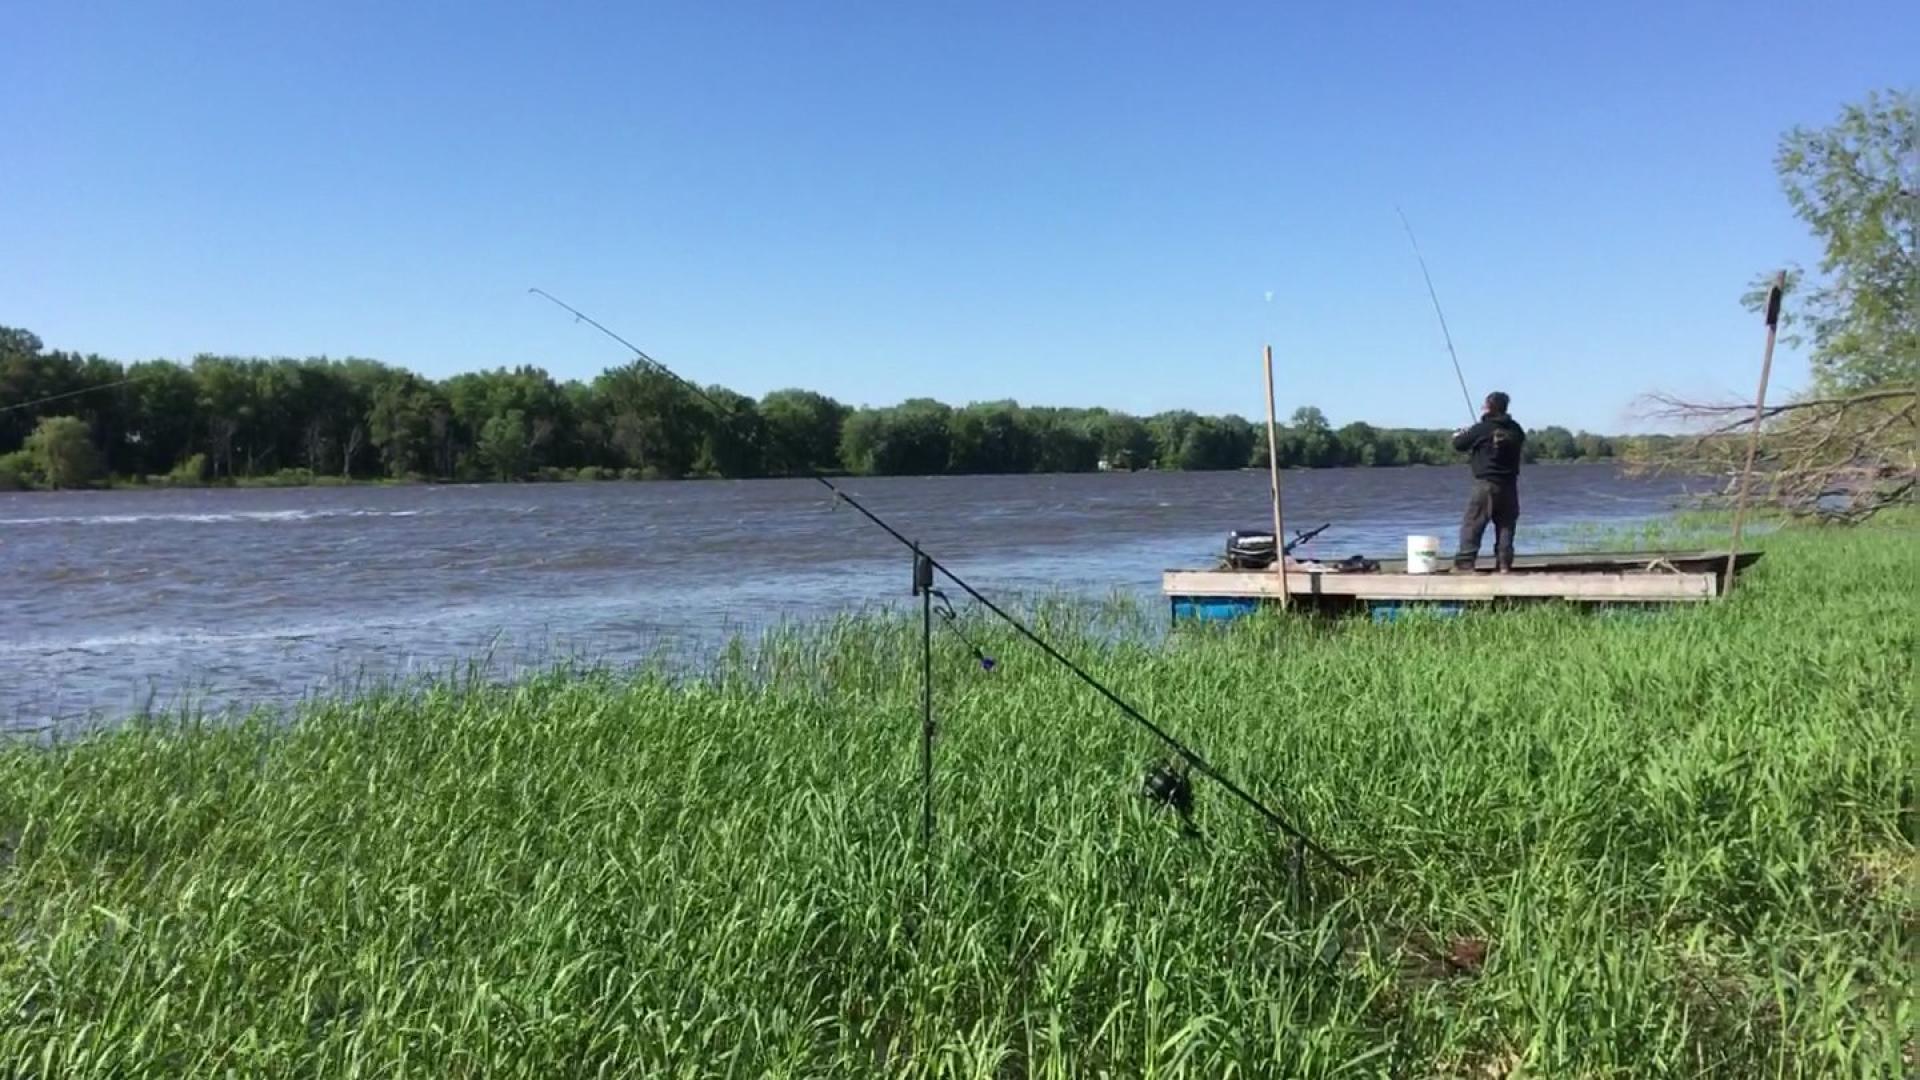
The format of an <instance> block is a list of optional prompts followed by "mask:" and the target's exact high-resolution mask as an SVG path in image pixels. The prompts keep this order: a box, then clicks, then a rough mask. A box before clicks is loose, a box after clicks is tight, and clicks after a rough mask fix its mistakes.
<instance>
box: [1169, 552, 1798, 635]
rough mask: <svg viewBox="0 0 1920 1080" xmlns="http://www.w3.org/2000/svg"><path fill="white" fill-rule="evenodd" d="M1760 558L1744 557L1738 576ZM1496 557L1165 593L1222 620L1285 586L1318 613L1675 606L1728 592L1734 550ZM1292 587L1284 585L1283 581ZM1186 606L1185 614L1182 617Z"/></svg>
mask: <svg viewBox="0 0 1920 1080" xmlns="http://www.w3.org/2000/svg"><path fill="white" fill-rule="evenodd" d="M1759 557H1760V555H1759V553H1758V552H1742V553H1741V555H1740V557H1739V558H1738V560H1736V568H1737V569H1745V568H1746V567H1747V566H1750V565H1752V563H1753V561H1754V560H1756V559H1758V558H1759ZM1490 563H1491V560H1483V561H1482V569H1481V570H1480V571H1478V572H1463V571H1450V572H1447V573H1439V574H1409V573H1407V572H1406V563H1405V561H1404V560H1398V559H1381V560H1378V568H1377V569H1373V570H1362V571H1353V570H1343V569H1338V568H1336V567H1335V566H1333V565H1332V564H1317V563H1312V562H1308V563H1296V564H1294V565H1291V566H1289V567H1288V568H1287V572H1286V575H1285V577H1284V579H1283V578H1282V576H1281V574H1280V573H1279V572H1278V571H1277V570H1273V569H1266V570H1233V569H1218V570H1168V571H1166V573H1165V574H1164V575H1163V577H1162V580H1161V591H1162V592H1163V593H1165V594H1166V596H1167V598H1168V599H1169V601H1171V602H1172V603H1173V605H1174V612H1175V615H1176V617H1177V616H1179V615H1181V614H1183V613H1184V614H1187V615H1192V616H1196V617H1201V618H1213V617H1223V616H1225V615H1228V614H1231V613H1233V612H1235V611H1240V610H1245V609H1246V608H1248V607H1251V606H1254V605H1256V604H1257V603H1259V602H1262V601H1268V600H1278V599H1279V598H1280V590H1281V589H1282V588H1285V589H1286V590H1287V593H1288V594H1289V597H1290V599H1291V600H1292V602H1293V603H1294V604H1295V605H1296V606H1305V607H1308V608H1313V609H1319V610H1339V609H1343V608H1353V607H1367V608H1379V607H1383V606H1385V607H1395V606H1400V605H1433V604H1438V605H1446V606H1458V605H1463V604H1484V603H1493V602H1497V601H1506V600H1514V601H1540V600H1561V601H1567V602H1571V603H1579V604H1672V603H1698V602H1700V601H1703V600H1711V599H1713V598H1714V597H1716V596H1718V595H1720V593H1721V592H1723V591H1724V590H1725V582H1724V580H1723V578H1724V576H1725V574H1726V570H1727V555H1726V553H1725V552H1717V553H1716V552H1700V551H1692V552H1664V551H1649V552H1609V553H1599V554H1585V553H1579V554H1555V555H1530V556H1521V557H1519V558H1517V559H1515V560H1514V568H1513V572H1512V573H1507V574H1495V573H1491V572H1488V571H1490V570H1491V565H1490ZM1283 581H1284V584H1283ZM1183 609H1184V611H1183Z"/></svg>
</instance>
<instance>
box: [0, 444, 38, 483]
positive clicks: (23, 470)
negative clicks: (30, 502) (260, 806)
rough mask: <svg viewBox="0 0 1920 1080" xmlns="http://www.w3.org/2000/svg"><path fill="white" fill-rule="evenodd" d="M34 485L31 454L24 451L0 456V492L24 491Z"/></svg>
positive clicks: (15, 451) (35, 478)
mask: <svg viewBox="0 0 1920 1080" xmlns="http://www.w3.org/2000/svg"><path fill="white" fill-rule="evenodd" d="M36 483H37V477H36V476H35V475H34V467H33V455H32V454H29V453H27V452H26V451H25V450H14V451H11V452H9V453H5V454H0V491H25V490H26V489H28V488H30V487H33V486H35V484H36Z"/></svg>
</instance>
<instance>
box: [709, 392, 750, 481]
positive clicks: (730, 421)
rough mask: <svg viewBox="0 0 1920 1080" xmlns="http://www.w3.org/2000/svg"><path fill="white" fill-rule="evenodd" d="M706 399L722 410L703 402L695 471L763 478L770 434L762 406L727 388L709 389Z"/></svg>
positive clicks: (717, 474) (716, 474) (715, 474)
mask: <svg viewBox="0 0 1920 1080" xmlns="http://www.w3.org/2000/svg"><path fill="white" fill-rule="evenodd" d="M707 396H708V397H710V398H712V399H713V400H714V401H717V402H719V407H718V408H715V407H713V406H712V405H709V404H707V403H706V402H701V404H702V405H703V406H705V412H706V422H705V425H704V427H705V430H704V431H703V433H702V434H701V437H700V455H699V458H698V459H697V460H696V461H695V463H694V467H695V469H696V471H698V472H703V473H707V474H709V475H714V476H727V477H740V476H760V475H762V474H764V473H765V472H766V468H767V462H766V443H767V431H766V423H765V421H764V420H763V419H762V417H761V416H760V407H759V405H758V404H756V403H755V402H754V400H753V399H752V398H750V397H747V396H746V395H745V394H736V393H734V392H733V391H732V390H729V389H727V388H726V387H724V386H710V387H708V388H707Z"/></svg>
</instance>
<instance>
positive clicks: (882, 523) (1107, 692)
mask: <svg viewBox="0 0 1920 1080" xmlns="http://www.w3.org/2000/svg"><path fill="white" fill-rule="evenodd" d="M527 291H528V292H530V293H532V294H533V295H535V296H538V297H540V298H541V299H543V300H546V301H547V302H548V303H551V304H553V305H554V306H555V307H558V308H560V309H561V310H562V311H565V312H567V313H568V314H570V315H572V316H573V317H574V319H575V320H576V321H578V322H583V323H586V324H587V325H588V326H591V327H593V328H594V329H595V330H598V331H600V333H602V334H604V335H606V336H607V337H608V338H610V339H612V340H613V341H616V342H618V343H619V344H620V345H621V346H623V347H625V348H626V349H627V350H628V351H630V352H632V353H633V355H634V356H635V357H636V358H637V359H638V360H639V361H640V362H641V363H642V364H645V365H646V366H647V367H648V368H650V369H652V370H653V371H655V372H657V373H659V374H660V375H662V376H664V377H666V378H667V379H670V380H672V381H673V382H674V383H675V384H676V385H678V386H680V387H681V388H682V389H684V390H686V391H687V392H688V393H691V394H693V395H694V396H695V397H698V398H699V399H700V400H701V401H704V402H706V404H707V405H708V406H709V407H711V408H712V409H713V410H714V411H715V413H716V414H717V415H719V416H721V417H724V418H726V419H728V420H731V419H732V418H733V417H734V415H735V413H734V409H733V407H730V406H727V405H723V404H721V403H720V402H719V401H717V400H715V398H714V397H713V395H711V394H709V393H707V392H706V391H705V390H704V389H702V388H701V387H700V386H699V385H697V384H695V383H693V382H690V381H688V380H687V379H685V378H682V377H681V376H680V374H679V373H678V372H676V371H674V370H673V369H672V368H669V367H668V366H667V365H665V364H663V363H661V362H660V361H658V360H655V359H654V358H653V357H651V356H649V355H647V353H646V351H645V350H644V349H642V348H640V346H638V345H635V344H634V343H633V342H631V341H628V340H627V339H626V338H624V337H621V336H620V335H619V334H616V333H614V332H613V331H612V330H610V329H608V328H607V327H606V326H605V325H604V324H602V323H600V322H599V321H598V320H596V319H594V318H593V317H592V316H590V315H588V314H587V313H586V312H583V311H581V310H580V309H579V308H576V307H574V306H573V305H571V304H569V303H567V302H566V301H564V300H561V299H560V298H559V297H557V296H555V295H553V294H552V293H550V292H547V291H546V290H545V289H541V288H530V289H528V290H527ZM781 449H783V450H789V449H791V448H789V447H782V448H781ZM806 460H807V459H806V457H805V456H804V455H791V456H790V457H789V461H790V462H793V463H801V464H800V466H799V471H801V472H802V473H804V474H805V475H806V477H807V478H808V479H810V480H813V481H814V482H816V483H818V484H820V485H821V486H822V487H825V488H826V489H827V490H828V491H830V492H832V493H833V497H834V498H835V499H836V500H838V501H840V502H843V503H846V504H847V505H848V506H851V507H852V508H853V509H854V511H855V512H857V513H858V514H859V515H860V516H861V517H863V518H865V519H867V520H868V521H870V522H872V523H873V524H874V526H875V527H877V528H878V529H880V531H882V532H884V533H886V534H887V535H888V536H890V537H892V538H893V539H894V540H895V541H896V542H897V543H899V544H900V546H902V547H904V548H906V549H907V550H909V551H911V552H913V553H914V554H915V555H916V557H917V559H918V560H921V561H924V563H925V565H926V566H927V567H928V568H930V569H931V570H933V571H936V572H938V573H939V574H940V576H942V577H944V578H946V579H947V580H948V581H950V582H952V583H953V585H954V587H955V588H957V589H959V590H960V591H961V592H963V593H966V594H967V596H968V597H970V598H972V599H973V601H974V602H975V603H977V604H979V605H980V606H981V607H983V608H985V609H987V610H988V611H990V612H992V613H993V614H994V615H995V616H997V617H998V618H999V619H1000V621H1001V622H1004V623H1006V624H1007V626H1009V627H1011V628H1012V629H1013V631H1014V632H1015V633H1017V634H1019V635H1020V636H1021V637H1022V638H1024V639H1026V640H1027V641H1028V642H1030V643H1031V644H1032V645H1033V646H1034V647H1035V648H1037V649H1039V650H1040V651H1041V652H1042V653H1043V654H1045V655H1046V656H1047V658H1048V659H1050V660H1052V661H1053V662H1055V663H1057V664H1059V665H1060V666H1061V667H1063V668H1066V669H1067V671H1069V672H1071V673H1072V674H1073V676H1074V678H1076V679H1079V680H1080V681H1081V682H1082V683H1084V684H1086V685H1087V686H1088V687H1090V688H1091V689H1092V690H1093V691H1094V692H1095V693H1097V694H1099V695H1100V696H1101V697H1103V698H1105V699H1106V700H1107V702H1108V704H1110V705H1112V706H1113V707H1114V708H1115V709H1117V710H1119V711H1120V713H1121V715H1123V716H1125V717H1127V719H1129V720H1132V721H1133V722H1134V723H1136V724H1138V725H1139V726H1140V727H1142V728H1144V729H1145V730H1146V731H1147V732H1149V733H1150V734H1152V735H1153V737H1154V738H1156V739H1158V740H1159V741H1160V743H1161V744H1162V745H1164V746H1165V747H1166V748H1167V749H1168V750H1170V751H1172V752H1173V753H1174V754H1175V755H1177V756H1178V757H1179V758H1180V759H1181V760H1182V761H1184V762H1186V763H1187V765H1188V767H1189V768H1191V769H1193V770H1194V771H1195V772H1198V773H1200V774H1201V775H1203V776H1206V777H1207V778H1208V779H1210V780H1212V781H1213V782H1214V783H1216V784H1219V785H1220V786H1221V787H1222V788H1223V789H1225V790H1226V791H1227V793H1228V794H1230V795H1232V796H1233V797H1234V798H1235V799H1238V800H1239V801H1240V802H1241V803H1243V804H1245V805H1246V806H1247V807H1248V808H1249V809H1251V810H1253V811H1254V812H1255V813H1256V814H1258V815H1260V817H1262V818H1263V819H1265V820H1266V822H1267V823H1268V824H1270V825H1272V826H1273V827H1274V828H1276V829H1279V830H1280V831H1281V832H1282V833H1284V834H1285V835H1287V836H1288V837H1290V838H1292V839H1293V840H1294V842H1295V843H1297V844H1299V845H1300V846H1302V847H1304V848H1306V849H1307V850H1309V851H1311V852H1313V853H1314V854H1315V855H1318V856H1319V857H1320V858H1321V859H1323V860H1325V862H1326V863H1327V865H1329V866H1331V867H1333V868H1334V869H1335V870H1338V871H1339V872H1340V873H1342V874H1344V875H1347V876H1349V877H1351V876H1352V875H1353V868H1352V867H1350V866H1348V865H1347V864H1346V863H1345V862H1342V861H1341V860H1340V859H1339V858H1338V857H1337V856H1335V855H1334V854H1333V853H1332V852H1331V851H1328V850H1327V849H1326V848H1324V847H1322V846H1321V845H1320V843H1319V842H1318V841H1316V840H1314V839H1313V837H1311V836H1308V835H1307V834H1306V833H1305V832H1302V831H1301V830H1300V829H1298V828H1296V827H1295V826H1294V825H1293V823H1292V822H1290V821H1288V820H1287V819H1286V818H1285V817H1282V816H1281V815H1280V813H1279V812H1278V811H1276V810H1274V809H1273V808H1272V807H1270V806H1268V805H1267V804H1266V803H1264V802H1262V801H1260V799H1258V798H1257V797H1255V796H1254V795H1253V794H1252V793H1251V792H1249V791H1247V790H1246V789H1245V788H1243V787H1241V786H1240V785H1239V784H1236V783H1234V781H1233V780H1232V778H1230V777H1228V776H1227V775H1226V774H1225V773H1223V772H1221V771H1220V770H1219V769H1218V768H1215V767H1214V765H1213V764H1212V763H1211V762H1209V761H1207V759H1206V758H1204V757H1202V756H1201V755H1200V753H1199V752H1198V751H1196V750H1194V749H1193V748H1192V747H1190V746H1188V745H1187V744H1185V743H1183V742H1181V741H1180V740H1179V739H1176V738H1174V736H1173V734H1172V733H1171V732H1169V731H1167V730H1166V729H1165V728H1163V727H1161V726H1160V725H1159V724H1156V723H1154V722H1153V721H1152V720H1151V719H1149V718H1148V717H1147V715H1146V714H1145V713H1143V712H1141V711H1140V710H1139V709H1137V708H1135V707H1134V706H1133V704H1132V703H1130V702H1128V701H1127V700H1126V699H1125V698H1123V697H1121V696H1120V695H1119V694H1118V693H1115V692H1114V691H1113V690H1112V689H1110V688H1109V687H1108V686H1107V685H1106V684H1105V683H1103V682H1101V681H1100V680H1099V679H1096V678H1094V677H1093V676H1092V675H1091V674H1089V673H1088V672H1087V670H1086V669H1085V668H1083V667H1081V666H1080V665H1079V664H1077V663H1075V662H1074V661H1073V660H1072V659H1071V658H1070V657H1068V656H1067V655H1066V654H1065V653H1062V652H1061V651H1060V650H1059V649H1057V648H1055V647H1054V646H1053V643H1052V642H1049V641H1048V640H1047V639H1046V638H1044V637H1042V636H1040V634H1039V633H1038V632H1036V631H1035V630H1033V629H1032V628H1031V627H1029V626H1028V625H1027V624H1026V623H1025V622H1023V621H1021V620H1020V619H1019V618H1018V617H1017V616H1015V615H1013V614H1012V613H1010V612H1008V611H1007V610H1006V609H1005V608H1003V607H1001V606H1000V605H999V604H996V603H994V602H993V600H991V599H990V598H988V596H987V595H986V594H985V593H983V592H981V591H980V590H979V589H977V588H974V587H973V586H972V585H970V584H968V583H967V582H966V580H965V579H964V578H962V577H961V576H960V575H959V574H956V573H954V572H953V570H952V568H950V567H948V566H947V565H946V564H944V563H942V562H941V561H940V560H939V559H936V558H934V557H933V556H932V555H931V554H929V553H928V552H927V551H926V550H925V549H923V548H922V547H921V546H920V545H919V544H917V543H915V542H914V541H912V540H910V539H908V538H907V536H906V534H905V533H902V532H901V531H900V530H899V529H896V528H894V527H893V526H892V525H890V524H888V523H887V521H886V520H885V519H884V518H882V517H881V516H880V515H879V514H876V513H874V512H873V511H872V510H870V509H868V508H867V507H866V505H865V504H863V503H862V502H861V501H860V500H859V499H857V498H855V497H854V496H853V495H851V494H849V493H848V492H847V491H846V490H844V489H842V488H841V487H840V486H839V485H838V484H835V483H834V482H833V481H832V480H830V479H828V478H827V476H826V475H825V474H824V473H821V472H820V471H819V470H817V469H815V468H813V467H812V466H811V465H808V464H804V462H806Z"/></svg>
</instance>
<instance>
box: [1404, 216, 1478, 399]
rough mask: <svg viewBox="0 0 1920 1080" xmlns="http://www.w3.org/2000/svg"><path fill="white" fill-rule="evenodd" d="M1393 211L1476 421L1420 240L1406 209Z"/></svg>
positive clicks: (1461, 395) (1456, 375)
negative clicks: (1403, 232) (1417, 263)
mask: <svg viewBox="0 0 1920 1080" xmlns="http://www.w3.org/2000/svg"><path fill="white" fill-rule="evenodd" d="M1393 212H1394V213H1396V214H1399V215H1400V227H1401V228H1403V229H1405V230H1407V243H1409V244H1412V245H1413V257H1414V258H1415V259H1416V260H1418V261H1419V263H1420V276H1421V277H1423V278H1425V279H1427V296H1428V297H1429V298H1431V299H1432V300H1433V313H1434V314H1435V315H1438V316H1440V336H1441V337H1443V338H1446V339H1447V355H1448V356H1450V357H1452V358H1453V377H1454V378H1456V379H1459V380H1460V398H1461V400H1463V401H1465V402H1466V403H1467V415H1468V416H1469V417H1472V422H1474V423H1478V422H1479V420H1480V411H1479V410H1478V409H1475V408H1474V407H1473V394H1472V393H1471V392H1469V391H1468V390H1467V377H1466V376H1465V375H1463V374H1461V373H1460V354H1459V353H1457V352H1455V351H1453V333H1452V332H1451V331H1449V330H1448V329H1447V313H1446V312H1444V311H1441V310H1440V294H1439V293H1438V292H1436V291H1435V290H1434V287H1433V275H1432V274H1430V273H1428V272H1427V259H1426V256H1424V255H1422V254H1420V241H1418V240H1416V239H1414V237H1413V225H1412V224H1411V223H1409V222H1408V221H1407V213H1406V211H1404V210H1402V209H1400V207H1399V206H1395V207H1394V208H1393Z"/></svg>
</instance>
